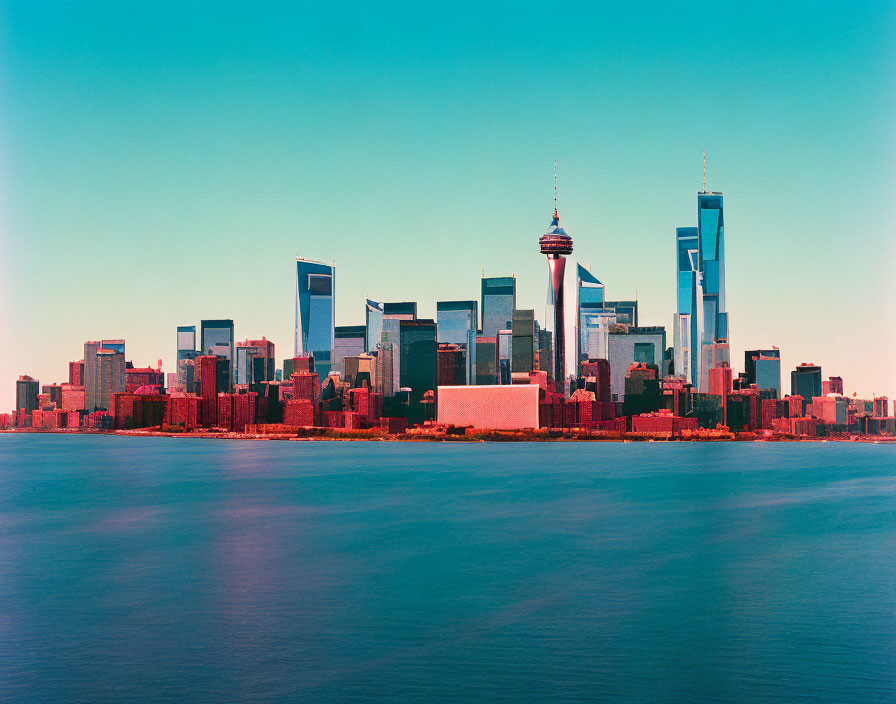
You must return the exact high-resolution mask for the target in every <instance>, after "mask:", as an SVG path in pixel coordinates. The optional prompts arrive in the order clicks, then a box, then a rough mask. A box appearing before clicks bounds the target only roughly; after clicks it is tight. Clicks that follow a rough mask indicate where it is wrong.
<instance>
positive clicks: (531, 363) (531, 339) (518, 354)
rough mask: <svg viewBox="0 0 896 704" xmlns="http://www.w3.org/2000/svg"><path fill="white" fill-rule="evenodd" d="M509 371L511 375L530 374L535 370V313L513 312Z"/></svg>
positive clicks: (526, 311)
mask: <svg viewBox="0 0 896 704" xmlns="http://www.w3.org/2000/svg"><path fill="white" fill-rule="evenodd" d="M511 332H512V335H513V339H512V340H511V345H510V353H511V357H510V359H511V362H510V371H511V373H525V372H531V371H532V370H533V369H535V353H536V351H537V348H536V343H537V333H536V331H535V311H534V310H532V309H528V310H515V311H513V327H512V328H511Z"/></svg>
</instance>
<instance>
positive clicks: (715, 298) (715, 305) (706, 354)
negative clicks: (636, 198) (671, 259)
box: [697, 191, 731, 391]
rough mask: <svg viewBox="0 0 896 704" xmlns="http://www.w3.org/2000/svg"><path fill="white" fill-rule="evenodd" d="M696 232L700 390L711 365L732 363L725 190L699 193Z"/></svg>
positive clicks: (706, 379) (707, 381) (703, 385)
mask: <svg viewBox="0 0 896 704" xmlns="http://www.w3.org/2000/svg"><path fill="white" fill-rule="evenodd" d="M697 233H698V246H699V250H700V273H701V274H702V275H703V277H702V283H703V344H702V349H701V351H700V353H701V370H700V371H701V377H700V390H701V391H702V390H703V389H705V388H707V387H708V384H709V377H708V374H709V371H708V370H709V368H710V367H713V366H718V365H720V364H723V363H730V361H731V360H730V355H729V352H728V313H727V312H726V306H725V218H724V215H723V209H722V194H721V193H716V192H709V191H701V192H700V193H698V194H697Z"/></svg>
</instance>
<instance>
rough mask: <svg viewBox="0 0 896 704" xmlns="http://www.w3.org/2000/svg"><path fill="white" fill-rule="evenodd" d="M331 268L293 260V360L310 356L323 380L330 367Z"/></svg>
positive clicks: (332, 330)
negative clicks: (294, 326)
mask: <svg viewBox="0 0 896 704" xmlns="http://www.w3.org/2000/svg"><path fill="white" fill-rule="evenodd" d="M335 275H336V273H335V268H334V267H332V266H329V265H328V264H323V263H321V262H316V261H312V260H310V259H301V258H299V257H296V330H295V356H296V357H301V356H304V355H308V354H310V355H312V356H313V357H314V368H315V370H316V371H317V373H318V374H319V375H320V376H321V377H322V378H323V377H326V376H327V374H329V373H330V367H331V366H332V364H333V346H334V339H335V327H336V326H335V318H334V315H335V285H334V284H335V281H334V279H335Z"/></svg>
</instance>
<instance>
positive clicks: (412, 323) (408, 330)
mask: <svg viewBox="0 0 896 704" xmlns="http://www.w3.org/2000/svg"><path fill="white" fill-rule="evenodd" d="M398 322H399V329H400V338H401V340H400V355H401V364H400V369H401V372H400V373H401V377H400V386H401V388H405V387H410V389H411V395H410V398H411V401H415V402H419V401H420V400H421V399H422V398H423V394H425V393H426V392H427V391H435V389H436V380H437V370H438V363H437V349H438V344H437V343H436V322H435V321H434V320H423V319H420V320H400V321H398Z"/></svg>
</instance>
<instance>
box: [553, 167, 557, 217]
mask: <svg viewBox="0 0 896 704" xmlns="http://www.w3.org/2000/svg"><path fill="white" fill-rule="evenodd" d="M554 217H555V218H556V217H558V215H557V160H556V159H554Z"/></svg>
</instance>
